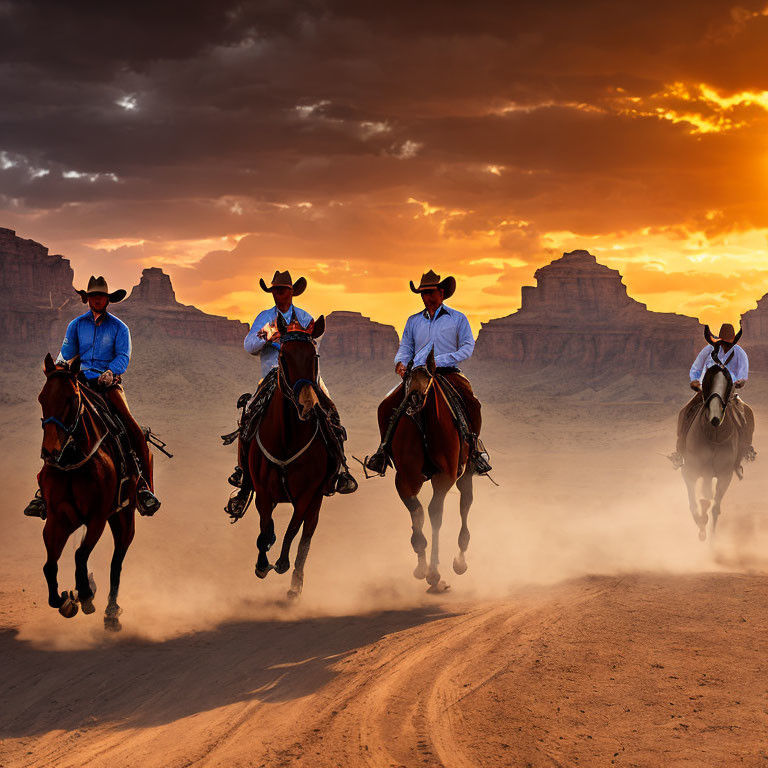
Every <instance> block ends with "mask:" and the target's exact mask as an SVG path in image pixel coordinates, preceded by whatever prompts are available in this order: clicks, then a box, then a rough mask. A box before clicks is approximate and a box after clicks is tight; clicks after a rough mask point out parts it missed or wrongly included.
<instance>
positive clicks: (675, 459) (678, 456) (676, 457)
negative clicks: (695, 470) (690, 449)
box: [667, 451, 685, 469]
mask: <svg viewBox="0 0 768 768" xmlns="http://www.w3.org/2000/svg"><path fill="white" fill-rule="evenodd" d="M667 458H668V459H669V460H670V461H671V462H672V469H680V467H682V466H683V465H684V464H685V459H684V458H683V454H682V453H680V452H679V451H675V452H674V453H670V454H668V455H667Z"/></svg>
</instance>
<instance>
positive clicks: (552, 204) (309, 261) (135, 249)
mask: <svg viewBox="0 0 768 768" xmlns="http://www.w3.org/2000/svg"><path fill="white" fill-rule="evenodd" d="M94 7H96V8H97V9H98V10H97V12H95V13H94V12H93V10H92V9H93V8H94ZM767 50H768V5H766V0H762V2H741V3H729V2H713V1H712V0H697V2H692V1H691V0H687V1H685V2H674V1H673V2H669V0H666V2H657V1H651V2H644V3H637V2H616V1H615V0H606V1H605V2H573V1H572V0H568V1H567V2H566V1H565V0H562V1H558V2H552V1H548V0H544V1H542V0H530V1H529V2H511V0H494V1H493V2H486V1H484V0H476V1H475V2H471V3H448V2H434V1H433V0H420V1H419V2H413V1H412V0H410V1H409V2H403V1H402V0H389V2H386V3H375V4H374V3H366V2H360V0H356V1H354V2H353V1H352V0H344V1H341V2H332V1H329V2H314V1H313V0H307V1H306V2H288V1H287V0H286V1H283V0H271V1H268V2H258V3H256V2H253V3H247V2H232V1H231V0H216V1H215V2H199V1H198V2H186V3H160V2H156V3H143V2H138V3H119V4H118V3H103V4H100V5H98V6H96V5H95V4H93V3H90V2H69V1H68V2H62V1H61V0H55V2H47V1H43V0H37V1H36V2H22V0H0V99H1V100H2V101H1V102H0V104H1V105H2V106H1V107H0V226H5V227H10V228H11V229H15V230H16V231H17V233H18V234H19V235H20V236H21V237H29V238H32V239H34V240H38V241H40V242H42V243H44V244H45V245H47V246H48V247H49V248H50V249H51V251H52V252H54V253H62V254H63V255H65V256H67V257H68V258H70V259H71V261H72V265H73V267H74V269H75V274H76V280H77V281H78V282H79V283H83V284H84V283H85V281H86V280H87V278H88V275H90V274H91V273H92V272H94V273H96V274H104V275H105V276H106V277H107V278H108V280H109V281H110V283H111V285H113V286H115V287H117V286H120V285H122V286H125V287H127V288H129V287H130V286H132V285H134V284H135V283H136V282H138V277H139V275H140V272H141V269H142V268H143V267H148V266H161V267H163V268H164V269H166V270H167V271H168V272H169V273H170V274H171V275H172V278H173V281H174V285H175V286H176V291H177V295H178V298H179V299H180V300H181V301H183V302H185V303H192V304H196V305H197V306H200V307H202V308H203V309H205V310H207V311H210V312H216V313H220V314H226V315H229V316H231V317H238V318H240V319H243V320H246V321H250V320H252V318H253V316H254V315H255V314H256V312H257V311H258V310H259V309H261V308H263V306H264V305H265V301H266V300H268V297H266V296H265V295H264V294H263V293H262V292H261V290H260V289H259V287H258V278H259V277H260V276H264V277H265V278H269V277H271V275H272V273H273V271H274V270H275V269H277V268H280V269H290V270H291V272H292V274H293V275H294V277H298V276H299V275H305V276H306V277H307V279H308V281H309V288H308V290H307V292H306V294H305V295H304V296H302V301H301V305H302V306H304V307H305V308H306V309H308V310H310V311H312V312H314V313H315V314H319V313H320V312H325V313H328V312H330V311H331V310H334V309H351V310H357V311H360V312H363V313H364V314H366V315H369V316H371V317H372V318H373V319H375V320H379V321H383V322H390V323H393V324H395V325H396V326H397V327H398V328H401V327H402V324H403V322H404V320H405V317H406V316H407V314H409V313H410V312H413V311H415V310H416V309H417V308H418V303H417V302H418V298H417V297H414V296H413V295H412V294H411V293H410V291H409V290H408V280H409V279H413V280H415V281H416V280H418V278H419V276H420V275H421V273H422V271H424V270H425V269H427V268H430V267H431V268H434V269H435V270H436V271H437V272H439V273H441V274H443V275H446V274H454V275H455V276H456V277H457V280H458V285H459V288H458V290H457V292H456V295H455V297H454V298H453V299H452V302H451V303H452V304H453V305H454V306H456V307H458V308H461V309H463V310H465V311H466V312H467V314H468V315H469V317H470V320H471V322H472V324H473V326H474V327H475V328H477V327H478V326H479V323H480V321H483V320H487V319H489V318H492V317H499V316H502V315H505V314H509V313H510V312H512V311H514V310H515V309H516V308H517V307H518V306H519V303H520V287H521V286H522V285H525V284H532V283H533V272H534V270H535V269H536V268H537V267H539V266H541V265H542V264H545V263H547V262H549V261H550V260H552V258H555V257H557V256H559V255H560V254H561V253H562V252H563V251H569V250H573V249H575V248H586V249H588V250H589V251H591V252H592V253H593V254H595V256H597V258H598V260H599V261H601V262H603V263H605V264H607V265H609V266H611V267H615V268H617V269H620V270H621V272H622V274H623V275H624V277H625V283H626V285H627V286H628V289H629V293H630V295H632V296H634V297H635V298H637V299H639V300H640V301H644V302H646V303H647V304H648V306H649V308H651V309H656V310H661V311H678V312H684V313H686V314H691V315H695V316H697V317H699V318H700V319H702V320H703V321H704V322H709V323H711V324H716V323H718V322H721V321H737V320H738V315H739V314H740V313H741V312H744V311H745V310H747V309H750V308H752V307H754V305H755V301H756V299H757V298H759V297H760V296H762V295H763V294H764V293H766V292H768V256H767V253H766V246H768V55H767V54H766V51H767Z"/></svg>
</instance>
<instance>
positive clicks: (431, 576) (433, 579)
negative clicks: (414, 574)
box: [427, 571, 440, 587]
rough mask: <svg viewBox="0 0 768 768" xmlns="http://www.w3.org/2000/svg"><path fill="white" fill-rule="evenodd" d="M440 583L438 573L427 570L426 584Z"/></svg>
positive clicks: (431, 585) (432, 585) (434, 584)
mask: <svg viewBox="0 0 768 768" xmlns="http://www.w3.org/2000/svg"><path fill="white" fill-rule="evenodd" d="M439 583H440V574H439V573H438V572H437V571H428V572H427V584H429V586H430V587H434V586H437V585H438V584H439Z"/></svg>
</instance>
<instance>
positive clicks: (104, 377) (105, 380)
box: [99, 368, 115, 387]
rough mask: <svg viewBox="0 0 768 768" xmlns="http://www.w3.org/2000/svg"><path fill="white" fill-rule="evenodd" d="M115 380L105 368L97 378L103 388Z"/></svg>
mask: <svg viewBox="0 0 768 768" xmlns="http://www.w3.org/2000/svg"><path fill="white" fill-rule="evenodd" d="M114 380H115V375H114V374H113V373H112V371H110V370H109V368H107V370H106V371H104V373H102V374H101V376H99V384H103V385H104V386H105V387H108V386H109V385H110V384H111V383H112V382H113V381H114Z"/></svg>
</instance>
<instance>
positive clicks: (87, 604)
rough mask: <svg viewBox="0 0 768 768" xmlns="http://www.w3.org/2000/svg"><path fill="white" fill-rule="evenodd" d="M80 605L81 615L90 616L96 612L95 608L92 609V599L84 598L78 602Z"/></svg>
mask: <svg viewBox="0 0 768 768" xmlns="http://www.w3.org/2000/svg"><path fill="white" fill-rule="evenodd" d="M80 605H81V606H82V609H83V613H85V614H87V615H88V616H90V615H91V614H92V613H95V612H96V608H94V605H93V598H92V597H85V598H83V599H82V600H81V601H80Z"/></svg>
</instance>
